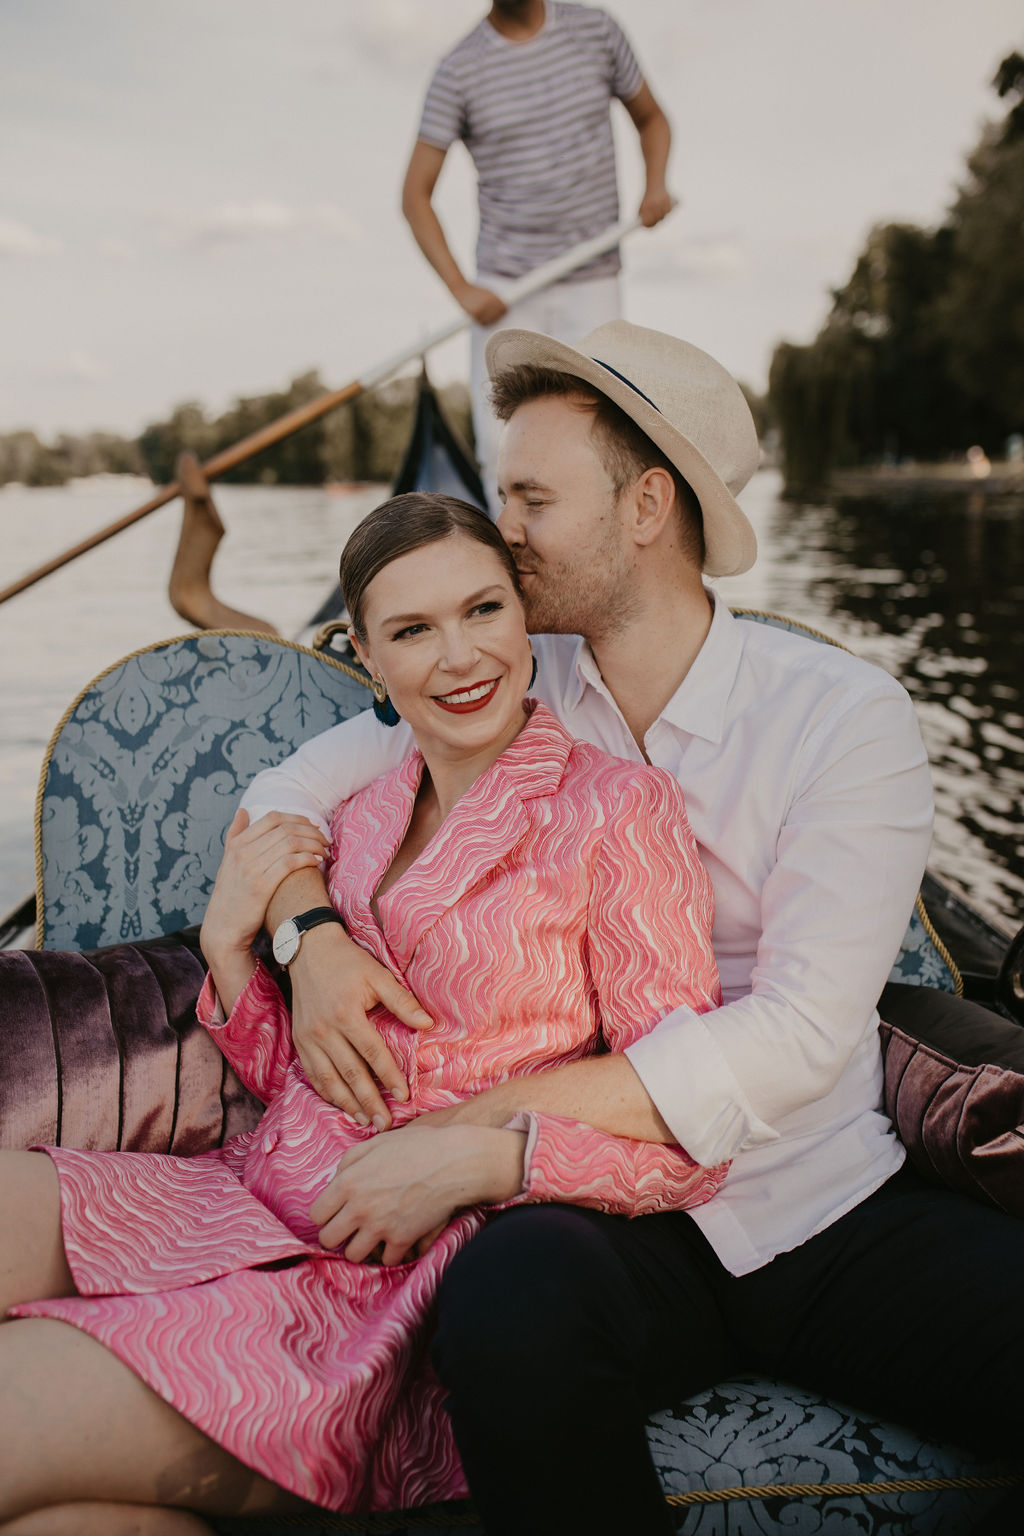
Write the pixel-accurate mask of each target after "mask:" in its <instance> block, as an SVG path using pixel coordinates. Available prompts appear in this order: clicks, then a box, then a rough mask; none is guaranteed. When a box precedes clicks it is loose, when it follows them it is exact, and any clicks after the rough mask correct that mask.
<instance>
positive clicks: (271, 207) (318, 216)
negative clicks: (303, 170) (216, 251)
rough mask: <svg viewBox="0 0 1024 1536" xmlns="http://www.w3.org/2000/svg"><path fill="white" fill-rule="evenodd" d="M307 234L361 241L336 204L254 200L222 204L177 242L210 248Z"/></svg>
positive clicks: (191, 223) (359, 231) (192, 224)
mask: <svg viewBox="0 0 1024 1536" xmlns="http://www.w3.org/2000/svg"><path fill="white" fill-rule="evenodd" d="M308 231H312V232H314V233H321V234H327V235H330V236H331V237H332V238H334V239H337V240H343V241H345V242H346V243H354V242H355V241H358V240H361V239H362V237H363V228H362V225H360V224H359V223H358V221H357V220H355V219H353V218H351V217H350V216H349V215H348V214H347V213H345V211H344V209H342V208H339V207H338V205H337V204H336V203H308V204H305V205H300V206H293V205H291V204H289V203H279V202H274V201H272V200H271V199H269V198H254V199H252V200H251V201H249V202H245V203H234V202H232V203H222V204H221V205H220V207H219V208H213V209H211V210H210V211H209V213H207V214H204V215H202V216H200V218H198V219H196V220H191V221H189V222H188V225H187V227H186V229H185V232H184V234H183V236H182V235H179V238H182V239H183V240H184V243H185V244H186V245H194V246H206V247H209V246H216V245H225V244H232V243H236V242H238V241H251V240H263V239H266V238H268V237H269V238H274V237H280V236H282V235H293V234H302V233H306V232H308Z"/></svg>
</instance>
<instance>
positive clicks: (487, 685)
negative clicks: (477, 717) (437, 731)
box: [433, 677, 501, 715]
mask: <svg viewBox="0 0 1024 1536" xmlns="http://www.w3.org/2000/svg"><path fill="white" fill-rule="evenodd" d="M500 682H501V678H500V677H492V678H490V679H489V680H488V681H486V682H483V683H474V684H473V685H472V687H470V688H459V689H457V690H455V691H454V692H452V693H435V694H434V695H433V699H434V703H435V704H439V705H440V706H441V708H442V709H446V710H448V712H449V714H453V715H468V714H471V713H472V712H473V711H474V710H477V709H483V708H485V706H486V705H488V704H489V703H490V702H491V700H492V699H493V698H494V695H495V693H496V692H497V689H498V684H499V683H500Z"/></svg>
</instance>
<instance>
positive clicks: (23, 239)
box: [0, 219, 61, 256]
mask: <svg viewBox="0 0 1024 1536" xmlns="http://www.w3.org/2000/svg"><path fill="white" fill-rule="evenodd" d="M60 248H61V246H60V241H59V240H52V239H51V238H50V237H49V235H38V234H36V232H35V230H34V229H29V227H28V225H27V224H20V223H19V222H18V221H17V220H16V219H0V256H49V255H51V254H52V253H53V252H54V251H59V250H60Z"/></svg>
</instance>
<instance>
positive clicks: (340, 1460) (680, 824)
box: [0, 496, 725, 1536]
mask: <svg viewBox="0 0 1024 1536" xmlns="http://www.w3.org/2000/svg"><path fill="white" fill-rule="evenodd" d="M342 582H343V586H344V589H345V591H346V593H347V596H348V600H349V603H350V611H351V613H352V617H353V630H354V632H355V636H356V640H357V644H358V646H359V649H360V654H361V656H362V657H363V659H364V660H365V661H366V663H367V665H368V666H370V667H371V668H373V669H374V673H375V675H377V676H379V678H380V680H381V685H382V687H386V688H387V689H388V690H389V691H390V693H391V694H392V695H393V697H394V701H395V704H396V705H397V706H398V708H399V709H400V711H401V713H402V714H403V715H404V716H405V717H406V719H407V721H408V724H409V725H410V726H411V727H412V735H413V738H414V740H415V748H416V750H411V751H410V750H408V748H409V746H410V745H411V743H410V742H409V733H408V731H407V730H403V731H395V732H390V733H387V735H388V736H389V738H392V739H395V740H397V741H398V742H399V743H400V744H403V743H404V745H402V746H401V750H402V751H404V752H406V755H404V756H401V757H400V758H399V761H398V765H397V766H396V767H395V768H394V769H393V770H392V771H391V772H390V773H387V774H385V775H384V776H383V777H381V778H379V779H377V780H375V781H374V782H373V783H372V784H370V785H369V786H368V787H367V788H366V789H364V790H361V791H359V792H358V793H356V794H353V795H352V797H351V798H350V799H348V800H347V801H345V802H344V803H343V804H342V805H341V806H340V807H339V808H338V809H337V811H336V812H335V814H334V818H333V821H332V824H331V828H330V838H329V847H328V849H327V852H328V869H327V892H328V894H329V899H330V902H331V907H330V908H326V909H325V908H323V907H321V908H319V909H317V910H314V911H312V912H306V913H302V914H299V921H298V923H297V925H296V926H297V930H298V934H299V935H300V937H299V942H298V944H297V945H296V949H295V951H294V952H293V953H296V954H297V953H298V952H299V951H300V949H301V945H302V943H303V942H306V941H305V939H304V938H302V937H301V935H305V934H307V933H308V941H309V942H310V943H311V944H313V945H314V946H315V945H316V944H317V943H318V942H322V936H323V935H324V934H326V933H331V934H333V935H334V936H335V937H336V938H337V936H339V935H340V937H341V939H342V940H343V941H344V942H345V943H350V940H351V941H354V943H355V946H358V947H359V949H360V950H361V951H362V952H363V955H364V959H366V960H367V961H368V963H369V962H370V961H372V962H373V963H374V964H375V965H376V966H377V967H378V968H379V970H380V971H381V972H382V973H386V974H387V976H388V980H389V982H390V984H391V987H392V988H393V989H394V992H395V993H398V992H400V991H401V989H402V988H403V987H405V988H408V989H410V990H411V991H412V992H413V993H415V995H416V997H418V998H419V1000H420V1002H421V1003H422V1004H423V1007H424V1008H425V1009H426V1010H427V1011H428V1013H429V1018H430V1019H431V1020H432V1021H433V1023H432V1027H430V1028H426V1029H424V1028H419V1029H411V1028H409V1027H408V1026H407V1025H406V1024H405V1023H403V1022H402V1020H401V1019H400V1018H399V1017H398V1016H397V1015H396V1014H395V1013H392V1012H390V1011H389V1009H388V1008H387V1007H386V1006H383V1005H382V1006H381V1007H380V1008H378V1009H377V1010H376V1011H375V1015H374V1018H375V1023H376V1026H377V1028H378V1029H379V1031H380V1035H381V1038H382V1040H383V1041H384V1042H385V1043H386V1045H387V1048H388V1049H389V1050H390V1051H391V1052H392V1054H393V1055H394V1057H395V1059H396V1060H397V1062H398V1063H399V1064H400V1067H401V1071H402V1073H403V1075H404V1077H405V1079H406V1081H407V1082H408V1085H409V1089H408V1094H407V1095H405V1096H403V1095H401V1094H397V1093H390V1092H388V1094H387V1098H388V1113H389V1114H390V1116H391V1119H392V1122H393V1125H394V1126H395V1127H396V1129H395V1130H394V1131H392V1132H391V1133H389V1134H387V1135H383V1136H380V1135H377V1134H376V1131H375V1127H374V1126H373V1125H370V1124H366V1123H365V1116H364V1117H363V1121H364V1123H355V1121H354V1120H353V1119H351V1118H350V1117H349V1116H348V1115H346V1114H345V1113H343V1112H342V1110H340V1109H339V1108H338V1107H337V1106H336V1105H334V1104H331V1103H329V1102H327V1101H326V1100H325V1099H322V1098H320V1097H319V1096H318V1095H317V1093H316V1092H315V1090H314V1089H313V1087H312V1086H311V1083H310V1079H309V1077H308V1076H307V1075H306V1073H305V1072H304V1071H303V1069H302V1066H301V1064H300V1062H299V1059H298V1057H297V1054H296V1051H295V1047H294V1044H293V1040H292V1032H291V1020H290V1018H289V1015H288V1012H287V1009H286V1006H285V1003H284V999H283V997H282V994H281V992H280V990H279V989H278V987H277V985H276V983H275V982H274V981H273V980H272V978H271V976H270V975H269V973H268V972H267V971H266V970H265V969H264V968H263V966H262V965H260V964H258V963H257V962H256V960H255V959H254V957H253V954H252V948H251V946H252V941H253V939H254V937H255V935H256V932H257V930H258V929H259V927H260V925H261V923H262V921H263V916H264V913H265V911H266V907H267V902H268V900H269V897H270V894H271V893H272V892H273V891H274V890H275V889H276V887H277V885H278V884H279V882H280V881H281V879H282V878H283V875H284V874H285V873H286V872H288V871H291V870H296V869H299V868H301V867H303V866H306V867H312V866H315V865H316V863H317V862H318V860H319V858H320V856H321V854H322V853H323V851H324V845H325V839H324V838H323V837H322V836H321V834H320V833H319V832H318V831H316V829H314V828H313V827H312V826H311V825H310V824H309V823H308V822H305V821H304V820H303V819H302V818H301V817H294V816H292V817H289V816H268V817H266V818H264V819H263V820H261V821H258V822H256V823H255V824H254V825H252V826H250V825H249V824H248V818H247V816H246V814H245V812H244V811H239V812H238V814H237V815H236V817H235V820H234V822H233V823H232V826H231V828H230V829H229V832H228V837H227V841H226V845H225V856H224V861H223V864H222V866H221V870H220V872H219V874H218V877H217V882H216V885H215V888H214V892H213V895H212V898H211V901H210V906H209V909H208V911H207V915H206V918H205V920H204V924H203V930H202V945H203V949H204V952H205V954H206V957H207V959H208V960H209V963H210V980H208V982H207V984H206V986H205V987H204V990H203V993H202V996H201V997H200V1000H199V1008H198V1012H199V1018H200V1022H201V1023H202V1024H203V1025H204V1026H205V1028H206V1029H207V1030H208V1031H209V1033H210V1034H211V1036H212V1037H213V1039H214V1040H215V1041H216V1042H217V1044H218V1045H219V1046H220V1048H221V1050H222V1051H223V1052H224V1054H225V1056H226V1057H227V1058H228V1060H229V1061H230V1062H231V1064H232V1065H233V1066H234V1068H235V1069H236V1071H237V1072H238V1073H239V1075H240V1076H241V1077H242V1079H243V1080H244V1082H245V1083H246V1085H247V1086H248V1087H249V1088H250V1090H251V1091H252V1092H253V1093H255V1094H256V1095H257V1096H258V1097H259V1098H260V1099H261V1100H263V1102H264V1103H266V1105H267V1108H266V1111H265V1113H264V1115H263V1118H262V1119H261V1120H260V1122H259V1124H258V1125H257V1126H256V1127H255V1129H253V1130H252V1131H249V1132H246V1133H244V1134H243V1135H241V1136H237V1137H234V1138H232V1139H231V1140H230V1141H228V1142H227V1143H226V1144H225V1145H224V1146H223V1147H222V1148H219V1149H217V1150H215V1151H212V1152H210V1153H207V1154H204V1155H203V1156H199V1157H194V1158H182V1157H176V1156H165V1155H156V1154H150V1153H121V1152H107V1153H102V1152H87V1151H73V1150H69V1149H67V1148H63V1149H62V1148H58V1147H51V1148H46V1149H42V1150H36V1151H33V1152H9V1153H3V1154H0V1316H4V1317H16V1318H18V1319H24V1318H28V1319H30V1321H29V1322H27V1323H25V1322H19V1326H18V1327H16V1328H11V1327H9V1326H8V1325H7V1323H6V1322H0V1440H2V1442H3V1444H4V1446H5V1450H6V1451H7V1455H6V1457H5V1459H4V1463H3V1467H2V1469H0V1524H4V1523H5V1522H6V1523H9V1522H11V1521H15V1522H16V1521H18V1520H20V1518H21V1517H23V1516H28V1517H29V1519H30V1520H31V1519H32V1517H33V1516H34V1515H36V1514H37V1513H38V1514H40V1515H42V1512H43V1511H45V1512H46V1513H45V1516H42V1518H44V1519H45V1521H46V1522H47V1526H46V1528H47V1529H69V1530H70V1529H73V1530H75V1532H76V1533H78V1536H91V1533H94V1532H95V1533H100V1532H102V1533H103V1536H118V1533H126V1532H127V1531H129V1530H132V1531H137V1530H140V1529H145V1531H146V1532H147V1533H152V1536H198V1533H201V1532H204V1531H207V1530H208V1526H207V1524H206V1523H205V1521H204V1520H203V1519H202V1518H201V1516H203V1515H211V1516H221V1515H236V1514H242V1513H245V1514H253V1513H257V1512H265V1511H269V1510H284V1511H290V1510H294V1509H296V1508H297V1507H298V1501H300V1500H312V1501H313V1502H314V1503H316V1504H318V1505H324V1506H327V1507H329V1508H333V1509H346V1510H351V1509H354V1508H359V1509H380V1508H398V1507H402V1506H406V1505H410V1504H417V1503H427V1502H433V1501H436V1500H440V1499H446V1498H451V1497H455V1496H458V1495H461V1494H463V1493H464V1492H465V1481H464V1478H463V1475H462V1470H461V1467H460V1464H459V1459H458V1455H457V1452H456V1448H455V1444H454V1440H453V1437H452V1433H451V1429H450V1426H449V1423H448V1419H447V1417H446V1415H445V1413H444V1411H443V1408H442V1392H441V1388H440V1386H439V1384H438V1382H437V1380H436V1378H435V1377H434V1376H433V1374H432V1372H431V1370H430V1367H429V1364H428V1361H427V1345H428V1343H429V1330H430V1327H431V1319H432V1317H433V1304H434V1299H435V1297H436V1294H437V1290H438V1286H439V1284H440V1281H441V1278H442V1276H443V1275H444V1273H445V1271H446V1269H447V1267H448V1265H449V1264H450V1262H451V1261H452V1259H453V1258H454V1257H455V1256H456V1254H457V1253H458V1252H459V1251H460V1250H461V1249H462V1248H463V1247H464V1246H465V1244H466V1243H467V1242H468V1241H469V1239H470V1238H471V1237H472V1236H473V1235H474V1234H475V1233H476V1232H477V1231H478V1230H479V1229H480V1227H481V1226H482V1225H483V1224H484V1222H485V1220H487V1218H488V1214H489V1211H490V1210H493V1209H494V1208H500V1207H503V1206H506V1205H511V1204H518V1203H521V1202H527V1201H553V1202H573V1203H574V1204H577V1205H586V1206H591V1207H594V1208H596V1209H599V1210H605V1211H614V1212H619V1213H622V1214H627V1215H637V1214H640V1213H642V1212H647V1211H656V1210H665V1209H670V1208H683V1207H687V1206H692V1205H696V1204H700V1203H702V1202H703V1201H705V1200H708V1199H709V1198H711V1196H713V1195H714V1194H715V1192H716V1191H717V1189H718V1187H719V1185H720V1184H721V1182H722V1179H723V1178H724V1176H725V1169H724V1167H718V1168H703V1167H701V1166H699V1165H698V1164H696V1163H694V1162H693V1160H692V1159H691V1158H690V1157H688V1156H687V1154H686V1153H685V1152H684V1151H683V1150H682V1149H681V1148H680V1147H678V1146H675V1145H671V1144H666V1143H659V1142H655V1141H630V1140H627V1139H624V1138H619V1137H614V1136H609V1135H607V1134H604V1133H602V1132H597V1131H594V1130H592V1129H591V1128H590V1127H589V1126H587V1125H583V1124H580V1123H577V1122H576V1121H575V1120H571V1119H567V1118H562V1117H560V1116H555V1115H550V1114H546V1113H529V1114H526V1115H523V1116H518V1117H516V1119H515V1120H514V1121H512V1122H509V1123H507V1124H504V1125H494V1126H490V1125H486V1126H485V1125H478V1126H468V1125H444V1124H438V1123H437V1121H436V1120H435V1121H434V1122H433V1123H431V1124H428V1125H424V1124H423V1117H424V1116H429V1115H431V1114H432V1113H435V1112H444V1111H446V1110H449V1109H450V1108H451V1107H452V1106H453V1105H456V1104H459V1103H460V1102H461V1101H462V1100H464V1099H465V1098H467V1097H469V1096H470V1095H473V1094H476V1093H480V1092H482V1091H485V1090H487V1089H488V1088H491V1087H494V1086H496V1085H497V1084H499V1083H501V1082H504V1081H506V1080H507V1079H508V1078H509V1077H512V1076H515V1075H517V1074H522V1073H526V1072H531V1071H536V1070H538V1069H540V1068H542V1067H546V1066H559V1065H562V1064H571V1063H575V1062H576V1061H577V1060H578V1059H579V1058H580V1057H581V1056H586V1055H590V1054H594V1053H596V1052H598V1051H601V1050H606V1051H608V1052H612V1053H615V1052H622V1051H624V1050H625V1049H626V1048H627V1047H628V1046H630V1045H631V1044H632V1043H633V1042H634V1041H635V1040H636V1039H638V1038H639V1037H640V1036H641V1035H643V1034H645V1033H646V1032H647V1031H648V1030H650V1029H651V1028H652V1027H653V1026H654V1025H655V1023H656V1022H657V1021H658V1020H659V1019H661V1018H662V1017H663V1016H664V1015H665V1014H666V1013H667V1012H669V1011H671V1010H673V1009H675V1008H677V1007H680V1006H681V1007H686V1008H690V1009H693V1010H694V1011H696V1012H698V1013H703V1012H706V1011H707V1010H709V1009H711V1008H713V1007H716V1006H717V1005H718V1003H719V1002H720V991H719V986H718V976H717V971H716V969H715V963H714V958H713V955H712V951H711V942H710V930H711V891H710V884H709V881H708V877H707V874H706V872H705V871H704V869H703V866H702V865H701V863H700V860H699V858H698V856H697V851H696V845H695V843H694V839H693V836H692V833H691V832H690V829H689V825H688V822H687V819H686V812H685V807H684V804H683V798H682V792H681V790H680V789H679V786H678V785H677V784H676V782H675V780H674V779H672V778H671V777H669V776H668V775H667V774H664V773H662V772H661V771H660V770H658V769H656V768H650V767H646V766H638V765H634V764H629V763H626V762H623V761H620V760H618V759H614V758H611V757H608V756H606V755H605V754H604V753H602V752H600V751H598V750H597V749H596V748H595V747H592V746H589V745H586V744H583V743H579V742H576V741H574V740H573V739H572V738H571V737H570V736H569V735H568V733H567V732H566V731H565V729H564V727H563V726H561V725H560V724H559V722H558V721H557V720H556V719H555V717H554V716H553V715H552V714H551V713H550V712H549V711H548V710H547V709H546V708H545V707H544V706H543V705H542V704H539V703H537V702H536V701H534V700H531V699H524V694H525V693H526V691H527V689H528V687H529V684H530V669H531V658H530V647H529V641H528V638H527V634H526V629H525V624H524V619H523V611H522V606H521V603H520V598H519V592H518V582H517V578H516V574H515V569H514V567H513V566H512V564H511V558H510V556H509V555H508V553H507V552H506V550H505V546H504V543H503V541H502V540H501V538H500V535H499V534H498V533H497V531H496V530H495V528H494V527H493V525H492V524H491V523H490V521H489V520H488V519H487V518H486V516H485V515H484V514H483V513H480V512H478V511H476V510H475V509H474V508H471V507H468V506H467V505H465V504H464V503H460V502H457V501H452V500H451V499H449V498H446V497H435V496H413V497H403V498H396V499H395V500H393V501H391V502H389V503H386V504H385V505H384V506H383V507H381V508H379V509H378V510H377V512H375V513H373V514H371V516H370V518H369V519H368V520H367V522H366V524H364V525H363V527H362V528H361V529H360V530H358V532H357V534H356V535H353V539H352V540H351V541H350V544H349V545H348V546H347V548H346V552H345V557H344V559H343V562H342ZM332 908H333V910H332ZM325 912H326V918H327V919H332V918H340V919H341V921H342V922H343V923H344V926H345V928H346V929H347V932H348V934H349V936H350V939H346V938H345V936H344V935H343V934H341V930H340V926H339V924H338V922H336V921H326V920H324V915H325ZM301 963H302V962H301V960H300V961H299V964H300V965H301ZM380 995H382V996H383V995H385V994H380ZM387 995H388V996H390V995H391V994H387ZM394 1006H396V1007H397V1006H398V1004H397V1002H396V1003H395V1005H394ZM225 1013H226V1015H227V1016H226V1017H225ZM609 1059H612V1058H611V1057H610V1058H609ZM377 1256H379V1258H380V1260H381V1262H379V1263H374V1262H370V1260H372V1259H373V1258H374V1257H377ZM69 1325H70V1326H69ZM268 1403H273V1404H274V1405H275V1408H274V1410H273V1411H270V1410H268V1408H267V1404H268ZM26 1404H30V1405H31V1406H30V1407H29V1408H28V1409H26ZM97 1415H98V1416H99V1419H100V1421H101V1422H103V1424H104V1426H105V1430H108V1431H110V1432H109V1433H105V1434H104V1437H103V1439H102V1442H99V1443H98V1442H97V1441H96V1440H95V1438H94V1436H93V1435H92V1434H91V1433H90V1430H91V1429H92V1428H93V1427H94V1425H95V1423H96V1421H97ZM139 1506H148V1508H147V1509H146V1510H145V1511H140V1508H139ZM140 1514H141V1515H142V1517H143V1518H142V1525H141V1526H140V1523H139V1521H140ZM26 1528H27V1527H26Z"/></svg>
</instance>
